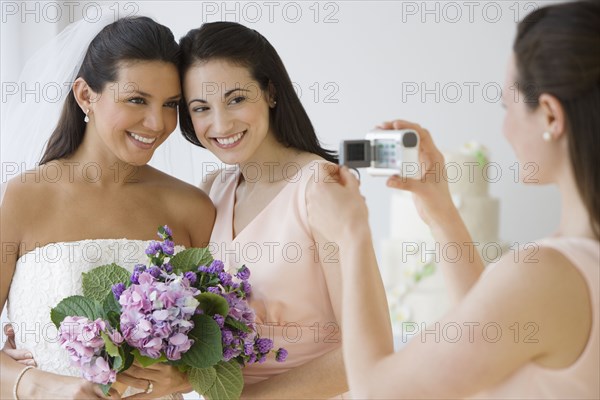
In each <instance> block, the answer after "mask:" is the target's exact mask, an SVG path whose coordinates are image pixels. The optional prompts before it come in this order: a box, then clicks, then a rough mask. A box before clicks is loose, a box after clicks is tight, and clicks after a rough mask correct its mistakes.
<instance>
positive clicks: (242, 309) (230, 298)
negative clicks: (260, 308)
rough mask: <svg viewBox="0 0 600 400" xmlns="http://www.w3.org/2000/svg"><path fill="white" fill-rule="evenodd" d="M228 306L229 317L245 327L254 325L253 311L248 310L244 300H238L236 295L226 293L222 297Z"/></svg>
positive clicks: (248, 307)
mask: <svg viewBox="0 0 600 400" xmlns="http://www.w3.org/2000/svg"><path fill="white" fill-rule="evenodd" d="M223 297H225V300H227V303H228V304H229V315H230V316H231V317H232V318H234V319H236V320H238V321H240V322H241V323H244V324H246V325H249V324H252V323H254V319H255V318H256V317H255V314H254V310H253V309H252V308H250V306H249V305H248V302H247V301H246V300H245V299H242V298H239V297H238V295H237V293H227V294H226V295H224V296H223Z"/></svg>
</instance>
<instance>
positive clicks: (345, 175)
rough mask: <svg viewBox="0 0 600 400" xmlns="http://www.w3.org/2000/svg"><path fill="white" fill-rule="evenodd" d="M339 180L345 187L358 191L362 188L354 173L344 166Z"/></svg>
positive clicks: (340, 171)
mask: <svg viewBox="0 0 600 400" xmlns="http://www.w3.org/2000/svg"><path fill="white" fill-rule="evenodd" d="M339 179H340V184H341V185H342V186H344V187H347V188H351V189H356V190H358V187H359V186H360V181H359V180H358V179H357V178H356V176H354V174H353V173H352V172H350V170H349V169H348V167H346V166H343V167H342V168H340V170H339Z"/></svg>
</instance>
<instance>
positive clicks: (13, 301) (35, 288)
mask: <svg viewBox="0 0 600 400" xmlns="http://www.w3.org/2000/svg"><path fill="white" fill-rule="evenodd" d="M148 243H149V241H144V240H129V239H95V240H80V241H74V242H59V243H50V244H47V245H45V246H42V247H38V248H36V249H34V250H32V251H30V252H28V253H26V254H24V255H23V256H21V257H20V258H19V259H18V260H17V263H16V266H15V272H14V275H13V279H12V282H11V285H10V291H9V294H8V303H7V312H8V319H9V320H10V321H11V322H12V324H13V326H14V331H15V343H16V346H17V348H24V349H28V350H30V351H31V353H32V354H33V357H34V359H35V361H36V362H37V365H38V367H39V368H40V369H42V370H44V371H48V372H53V373H56V374H60V375H69V376H77V377H79V376H81V374H80V372H79V370H78V369H77V368H74V367H72V366H71V363H70V359H69V356H68V354H67V352H66V351H65V350H63V349H62V348H61V347H60V345H59V343H58V329H57V328H56V327H55V326H54V324H53V323H52V321H51V320H50V309H51V308H52V307H54V306H56V305H57V304H58V303H59V302H60V301H61V300H63V299H64V298H65V297H68V296H73V295H82V294H83V288H82V273H84V272H88V271H90V270H92V269H94V268H96V267H99V266H102V265H106V264H111V263H116V264H118V265H120V266H122V267H123V268H126V269H127V270H129V271H133V267H134V266H135V265H136V264H146V263H147V257H146V254H145V250H146V246H147V245H148ZM182 249H183V247H177V248H176V251H180V250H182ZM168 398H181V397H180V395H179V394H177V395H176V396H171V397H168Z"/></svg>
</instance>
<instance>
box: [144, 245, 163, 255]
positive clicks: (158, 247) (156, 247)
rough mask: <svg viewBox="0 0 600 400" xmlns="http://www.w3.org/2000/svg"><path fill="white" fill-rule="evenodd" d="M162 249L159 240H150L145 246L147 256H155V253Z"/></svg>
mask: <svg viewBox="0 0 600 400" xmlns="http://www.w3.org/2000/svg"><path fill="white" fill-rule="evenodd" d="M161 250H162V246H161V244H160V242H150V243H149V244H148V247H147V248H146V254H147V255H149V256H155V255H156V253H158V252H159V251H161Z"/></svg>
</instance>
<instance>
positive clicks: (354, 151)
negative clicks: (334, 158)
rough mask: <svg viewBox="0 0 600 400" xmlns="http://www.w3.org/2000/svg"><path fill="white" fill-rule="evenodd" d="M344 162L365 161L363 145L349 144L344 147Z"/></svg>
mask: <svg viewBox="0 0 600 400" xmlns="http://www.w3.org/2000/svg"><path fill="white" fill-rule="evenodd" d="M346 161H365V145H364V143H350V144H347V145H346Z"/></svg>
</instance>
